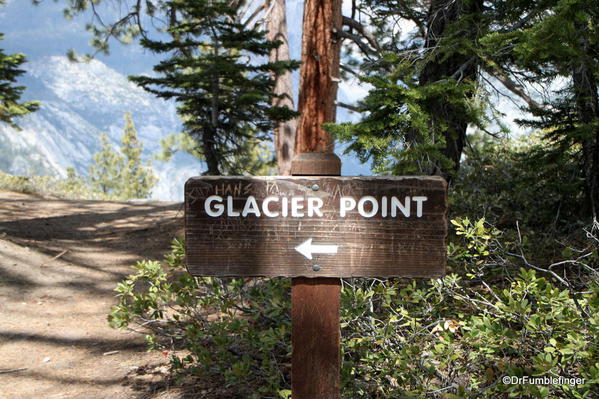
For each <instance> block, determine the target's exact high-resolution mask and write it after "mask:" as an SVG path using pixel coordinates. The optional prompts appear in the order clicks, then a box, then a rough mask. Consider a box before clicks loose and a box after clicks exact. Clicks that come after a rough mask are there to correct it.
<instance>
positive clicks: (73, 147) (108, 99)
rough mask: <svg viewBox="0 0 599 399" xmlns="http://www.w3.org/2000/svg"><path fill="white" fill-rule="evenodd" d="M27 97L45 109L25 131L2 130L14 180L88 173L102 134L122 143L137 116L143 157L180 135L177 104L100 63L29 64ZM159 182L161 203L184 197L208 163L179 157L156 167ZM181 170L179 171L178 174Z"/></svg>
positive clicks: (0, 140)
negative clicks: (190, 180)
mask: <svg viewBox="0 0 599 399" xmlns="http://www.w3.org/2000/svg"><path fill="white" fill-rule="evenodd" d="M25 68H26V70H27V74H26V75H25V77H24V79H23V80H22V83H23V84H24V85H26V86H27V97H28V98H32V99H37V100H40V101H41V102H42V106H41V108H40V110H39V111H38V112H36V113H33V114H31V115H29V116H27V117H26V118H23V119H22V120H20V121H19V124H20V126H21V128H22V130H20V131H18V130H15V129H13V128H11V127H9V126H7V125H0V155H1V157H0V169H2V170H4V171H7V172H9V173H13V174H22V175H31V174H38V175H53V176H66V168H67V167H69V166H72V167H74V168H75V169H76V170H77V171H78V172H79V173H81V174H86V173H87V167H88V165H89V164H90V163H91V162H92V155H93V154H94V153H95V152H98V151H99V150H100V138H99V137H100V134H101V133H103V132H104V133H106V134H108V136H109V137H110V139H111V141H112V142H113V143H114V144H115V145H118V143H119V140H120V137H121V135H122V133H123V126H124V120H123V115H124V114H125V113H126V112H130V113H131V115H132V118H133V122H134V123H135V127H136V129H137V132H138V136H139V138H140V139H141V140H142V141H143V143H144V155H145V157H146V158H149V157H150V156H151V155H152V154H155V153H156V152H158V150H159V142H160V139H161V138H163V137H164V136H166V135H167V134H169V133H174V132H177V131H179V130H180V127H181V126H180V121H179V118H178V117H177V115H176V109H175V105H174V104H173V103H167V102H165V101H162V100H160V99H157V98H155V97H154V96H152V95H151V94H149V93H147V92H145V91H144V90H142V89H140V88H139V87H137V86H136V85H134V84H132V83H130V82H129V81H128V80H127V78H126V77H125V76H123V75H121V74H120V73H118V72H116V71H115V70H113V69H111V68H109V67H107V66H106V65H105V64H103V63H102V62H100V61H91V62H90V63H72V62H70V61H69V60H68V59H67V58H66V57H64V56H50V57H42V58H40V59H38V60H36V61H34V62H30V63H28V64H26V66H25ZM154 166H155V170H156V173H157V175H158V177H159V178H160V180H159V183H158V185H157V187H156V188H155V190H154V191H153V193H152V197H154V198H158V199H164V200H167V199H177V198H179V199H180V197H181V192H182V187H183V183H184V181H185V179H186V178H187V177H189V176H193V175H197V174H199V173H200V172H201V170H202V166H201V163H200V162H199V161H198V160H196V159H193V158H192V157H190V156H185V155H184V154H180V155H179V156H177V157H176V158H175V159H174V160H173V161H171V162H169V163H164V162H157V161H155V162H154ZM175 170H176V172H175Z"/></svg>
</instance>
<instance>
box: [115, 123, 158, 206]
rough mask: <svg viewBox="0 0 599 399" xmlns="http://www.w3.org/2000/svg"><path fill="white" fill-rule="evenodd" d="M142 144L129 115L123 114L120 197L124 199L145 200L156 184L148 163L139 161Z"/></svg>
mask: <svg viewBox="0 0 599 399" xmlns="http://www.w3.org/2000/svg"><path fill="white" fill-rule="evenodd" d="M142 152H143V143H142V142H141V141H139V140H138V139H137V131H136V130H135V125H134V124H133V119H132V118H131V114H130V113H126V114H125V131H124V133H123V136H122V137H121V154H122V156H123V161H124V163H123V168H122V171H121V176H120V181H121V190H120V191H121V196H122V197H124V198H146V197H148V196H149V195H150V191H151V189H152V187H153V186H154V184H155V183H156V177H155V176H154V173H153V172H152V169H151V165H150V164H149V163H147V164H144V162H143V161H142V159H141V153H142Z"/></svg>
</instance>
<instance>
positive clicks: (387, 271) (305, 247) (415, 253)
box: [185, 153, 447, 399]
mask: <svg viewBox="0 0 599 399" xmlns="http://www.w3.org/2000/svg"><path fill="white" fill-rule="evenodd" d="M292 170H293V172H294V173H295V174H301V175H302V176H294V177H282V176H273V177H244V176H231V177H222V176H203V177H197V178H192V179H190V180H188V181H187V183H186V185H185V239H186V257H187V268H188V270H189V272H190V273H191V274H193V275H196V276H223V277H225V276H226V277H231V276H234V277H245V276H266V277H276V276H281V277H292V288H291V301H292V315H291V319H292V344H293V353H292V365H291V377H292V380H291V384H292V391H293V399H325V398H326V399H333V398H335V399H338V398H339V397H340V396H339V374H340V373H339V371H340V364H341V359H340V348H339V342H340V328H339V296H340V284H341V283H340V278H341V277H426V278H431V277H440V276H442V275H443V274H444V273H445V263H446V236H447V219H446V212H447V195H446V190H447V185H446V183H445V181H444V180H443V179H442V178H440V177H434V176H427V177H415V176H412V177H338V176H336V175H338V174H339V170H340V161H339V158H337V156H336V155H334V154H326V153H301V154H299V155H298V156H296V158H295V160H294V162H293V165H292ZM316 174H318V176H314V175H316Z"/></svg>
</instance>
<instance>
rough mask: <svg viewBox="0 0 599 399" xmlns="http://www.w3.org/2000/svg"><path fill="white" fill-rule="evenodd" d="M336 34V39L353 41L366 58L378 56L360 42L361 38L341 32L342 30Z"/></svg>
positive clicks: (374, 51)
mask: <svg viewBox="0 0 599 399" xmlns="http://www.w3.org/2000/svg"><path fill="white" fill-rule="evenodd" d="M336 34H337V36H338V37H341V38H344V39H350V40H351V41H353V42H354V43H355V44H356V45H357V46H358V47H359V48H360V50H362V52H363V53H364V54H365V55H367V56H370V55H374V56H378V54H379V53H378V52H377V51H376V50H375V49H373V48H372V47H370V46H369V45H368V44H366V43H364V42H363V41H362V37H361V36H358V35H353V34H351V33H349V32H346V31H343V30H341V31H337V32H336Z"/></svg>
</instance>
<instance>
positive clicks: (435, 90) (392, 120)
mask: <svg viewBox="0 0 599 399" xmlns="http://www.w3.org/2000/svg"><path fill="white" fill-rule="evenodd" d="M482 3H483V2H482V0H432V1H420V0H414V1H407V2H388V1H382V0H364V1H360V2H356V3H355V4H356V6H357V7H358V11H359V13H361V14H363V15H368V18H367V21H368V23H369V24H370V28H367V27H365V26H364V25H362V24H361V23H360V21H356V20H353V19H351V18H347V17H345V18H344V25H345V26H346V27H347V28H348V30H343V31H342V32H340V36H341V37H342V38H346V39H350V40H351V44H352V45H353V47H350V48H349V49H350V53H349V55H350V56H351V55H352V51H354V48H357V49H358V50H359V51H360V52H361V55H360V57H359V58H357V59H355V60H354V61H353V64H354V65H358V66H359V67H360V70H359V72H358V76H359V78H360V79H361V80H362V81H364V82H366V83H368V84H369V85H371V86H372V89H371V91H370V92H369V94H368V95H367V97H366V98H365V99H364V101H362V102H361V103H360V104H358V107H357V110H358V111H361V112H363V113H364V117H363V118H362V120H361V121H360V122H359V123H356V124H351V123H344V124H341V125H331V126H329V128H330V129H331V130H332V131H333V132H334V133H335V134H336V135H337V137H338V138H339V139H341V140H343V141H347V142H350V143H351V144H350V146H349V150H353V151H354V152H356V154H357V155H358V156H359V157H360V158H361V159H362V160H363V161H366V160H368V159H370V160H372V161H373V165H374V168H375V170H376V171H378V172H380V173H393V174H406V173H418V174H438V175H442V176H444V177H445V178H446V179H447V180H450V179H451V178H452V177H453V176H454V175H455V173H456V171H457V170H458V168H459V162H460V157H461V155H462V151H463V147H464V144H465V140H466V131H467V128H468V126H469V125H471V124H472V125H481V124H482V123H483V119H484V118H483V114H482V110H481V107H480V106H479V105H478V99H477V98H476V93H477V89H478V87H479V64H480V60H479V57H478V55H477V48H476V43H477V40H478V38H479V36H480V35H481V34H483V33H484V32H485V19H484V18H483V7H482ZM406 21H411V22H412V23H413V24H414V28H413V32H412V33H411V35H410V36H409V37H408V35H406V33H405V32H401V31H399V29H398V26H402V25H404V26H405V22H406ZM369 30H370V32H369ZM402 35H403V36H404V38H403V39H402V38H401V36H402ZM406 37H408V38H407V39H406ZM345 69H346V70H347V68H345ZM354 73H355V72H354ZM354 110H356V108H355V107H354Z"/></svg>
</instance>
